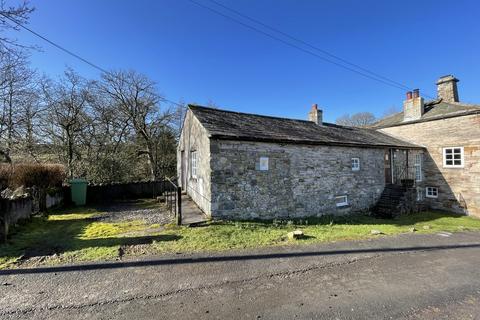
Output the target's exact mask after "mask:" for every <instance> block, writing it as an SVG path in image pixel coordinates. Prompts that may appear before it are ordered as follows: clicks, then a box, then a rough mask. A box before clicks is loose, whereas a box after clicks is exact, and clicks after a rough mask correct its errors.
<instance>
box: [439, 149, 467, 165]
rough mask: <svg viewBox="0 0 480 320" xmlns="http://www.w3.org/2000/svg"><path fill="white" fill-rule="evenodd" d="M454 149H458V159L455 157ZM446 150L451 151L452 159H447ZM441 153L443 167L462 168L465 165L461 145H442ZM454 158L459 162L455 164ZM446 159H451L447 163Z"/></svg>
mask: <svg viewBox="0 0 480 320" xmlns="http://www.w3.org/2000/svg"><path fill="white" fill-rule="evenodd" d="M455 149H460V159H455V155H456V153H455ZM447 150H451V151H452V152H451V154H452V159H447ZM457 154H458V153H457ZM442 155H443V159H442V162H443V167H444V168H463V167H464V166H465V153H464V149H463V147H444V148H443V151H442ZM455 160H460V164H455ZM447 161H452V164H447Z"/></svg>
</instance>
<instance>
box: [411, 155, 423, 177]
mask: <svg viewBox="0 0 480 320" xmlns="http://www.w3.org/2000/svg"><path fill="white" fill-rule="evenodd" d="M422 156H423V155H422V154H421V153H419V154H416V155H415V162H414V164H413V165H414V167H415V180H416V181H417V182H420V181H422Z"/></svg>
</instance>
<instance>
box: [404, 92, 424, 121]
mask: <svg viewBox="0 0 480 320" xmlns="http://www.w3.org/2000/svg"><path fill="white" fill-rule="evenodd" d="M424 111H425V102H424V101H423V98H422V97H420V90H418V89H415V90H413V92H412V91H408V92H407V98H406V100H405V101H403V121H412V120H418V119H420V118H421V117H422V116H423V113H424Z"/></svg>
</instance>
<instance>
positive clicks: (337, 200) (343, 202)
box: [335, 195, 348, 207]
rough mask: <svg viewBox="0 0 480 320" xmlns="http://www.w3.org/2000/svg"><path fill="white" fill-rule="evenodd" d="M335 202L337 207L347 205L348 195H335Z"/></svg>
mask: <svg viewBox="0 0 480 320" xmlns="http://www.w3.org/2000/svg"><path fill="white" fill-rule="evenodd" d="M335 204H336V206H337V207H345V206H348V197H347V196H346V195H344V196H338V197H335Z"/></svg>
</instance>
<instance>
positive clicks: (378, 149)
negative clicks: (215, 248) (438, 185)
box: [177, 105, 424, 219]
mask: <svg viewBox="0 0 480 320" xmlns="http://www.w3.org/2000/svg"><path fill="white" fill-rule="evenodd" d="M423 153H424V148H423V147H422V146H419V145H417V144H415V143H414V142H406V141H404V140H403V139H400V138H398V137H397V138H395V137H392V136H391V135H388V134H386V133H382V132H380V131H376V130H373V129H362V128H351V127H344V126H339V125H334V124H330V123H324V122H323V119H322V111H321V110H319V109H318V107H317V105H314V106H313V107H312V109H311V111H310V113H309V115H308V120H295V119H285V118H277V117H270V116H263V115H257V114H246V113H239V112H233V111H226V110H220V109H213V108H207V107H202V106H198V105H189V106H188V111H187V114H186V117H185V120H184V124H183V128H182V132H181V137H180V141H179V146H178V158H177V159H178V161H177V167H178V179H179V184H180V185H181V187H182V189H183V191H184V192H186V193H187V194H188V195H189V196H190V197H191V198H192V199H193V201H194V202H195V203H196V204H197V205H198V206H199V207H200V208H201V209H202V210H203V211H204V213H205V214H206V215H207V216H210V217H211V218H214V219H215V218H218V219H256V218H259V219H272V218H297V217H306V216H320V215H326V214H334V215H343V214H347V213H352V212H359V211H367V210H370V209H371V208H372V207H374V206H375V205H376V204H377V202H378V201H379V199H380V197H381V195H382V192H384V191H385V189H386V186H391V185H394V184H397V183H398V184H399V183H400V182H401V181H406V180H408V179H407V178H409V177H410V176H409V172H410V171H409V169H410V168H414V171H411V173H412V174H413V175H417V178H418V179H420V180H421V179H422V176H423V173H422V167H421V166H416V161H419V160H418V159H421V158H422V157H423ZM410 178H412V179H413V180H415V181H416V179H414V178H415V177H410Z"/></svg>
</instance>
